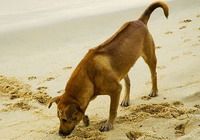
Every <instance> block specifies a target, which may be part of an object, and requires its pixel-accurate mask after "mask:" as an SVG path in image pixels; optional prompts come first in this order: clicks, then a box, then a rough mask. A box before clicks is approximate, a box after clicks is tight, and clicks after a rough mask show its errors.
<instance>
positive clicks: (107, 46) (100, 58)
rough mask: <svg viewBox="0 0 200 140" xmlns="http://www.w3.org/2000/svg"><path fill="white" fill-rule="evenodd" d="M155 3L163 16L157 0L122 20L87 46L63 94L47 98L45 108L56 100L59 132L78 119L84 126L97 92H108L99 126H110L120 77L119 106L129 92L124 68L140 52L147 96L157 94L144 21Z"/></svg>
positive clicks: (161, 4)
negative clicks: (106, 107)
mask: <svg viewBox="0 0 200 140" xmlns="http://www.w3.org/2000/svg"><path fill="white" fill-rule="evenodd" d="M158 7H161V8H162V9H163V11H164V14H165V17H166V18H167V17H168V11H169V9H168V6H167V4H165V3H164V2H159V1H158V2H155V3H152V4H151V5H150V6H149V7H148V8H147V9H146V10H145V11H144V13H143V14H142V15H141V17H140V18H139V19H138V20H135V21H130V22H127V23H125V24H124V25H123V26H122V27H121V28H120V29H119V30H118V31H117V32H116V33H115V34H114V35H113V36H112V37H110V38H109V39H108V40H106V41H105V42H103V43H102V44H100V45H99V46H97V47H96V48H93V49H90V50H89V51H88V53H87V54H86V55H85V57H84V58H83V59H82V60H81V62H80V63H79V64H78V66H77V67H76V69H75V70H74V71H73V73H72V75H71V77H70V79H69V81H68V83H67V85H66V88H65V92H64V94H62V95H61V96H58V97H54V98H52V99H51V101H50V104H49V108H50V107H51V105H52V103H54V102H55V103H56V104H57V116H58V118H59V120H60V128H59V134H60V135H61V136H67V135H69V134H70V133H71V132H72V131H73V130H74V128H75V126H76V125H77V124H78V123H79V122H80V121H81V120H82V119H83V122H84V123H85V125H86V126H87V125H89V119H88V117H87V115H85V110H86V108H87V106H88V104H89V102H90V101H91V100H93V99H94V98H95V97H96V96H98V95H109V96H110V99H111V102H110V112H109V118H108V120H107V121H106V122H105V123H103V124H102V126H101V127H100V129H99V130H100V131H109V130H111V129H112V128H113V123H114V120H115V118H116V116H117V108H118V104H119V98H120V92H121V89H122V86H121V84H120V81H121V80H122V79H124V80H125V85H126V86H125V87H126V92H125V96H124V98H123V101H122V103H121V106H123V107H126V106H128V105H129V94H130V79H129V77H128V72H129V70H130V68H131V67H132V66H133V65H134V64H135V62H136V60H137V59H138V58H139V57H140V56H142V57H143V59H144V61H145V62H146V63H147V65H148V66H149V69H150V72H151V80H152V90H151V92H150V95H149V96H152V97H155V96H157V93H158V88H157V73H156V63H157V59H156V55H155V45H154V41H153V38H152V36H151V34H150V33H149V31H148V28H147V22H148V20H149V18H150V15H151V13H152V12H153V11H154V10H155V9H156V8H158Z"/></svg>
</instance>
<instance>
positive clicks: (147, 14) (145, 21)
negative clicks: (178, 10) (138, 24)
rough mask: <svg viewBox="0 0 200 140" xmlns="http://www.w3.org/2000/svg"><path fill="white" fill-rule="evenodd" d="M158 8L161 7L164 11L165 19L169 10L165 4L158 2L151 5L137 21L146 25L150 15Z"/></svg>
mask: <svg viewBox="0 0 200 140" xmlns="http://www.w3.org/2000/svg"><path fill="white" fill-rule="evenodd" d="M158 7H161V8H162V9H163V11H164V14H165V17H166V18H168V15H169V8H168V6H167V4H165V3H164V2H161V1H158V2H154V3H152V4H151V5H150V6H149V7H148V8H147V9H146V10H145V11H144V13H143V14H142V16H141V17H140V18H139V20H141V21H142V22H143V23H144V24H147V22H148V20H149V17H150V15H151V13H152V12H153V11H154V10H155V9H156V8H158Z"/></svg>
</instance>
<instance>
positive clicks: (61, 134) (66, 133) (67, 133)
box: [59, 130, 71, 136]
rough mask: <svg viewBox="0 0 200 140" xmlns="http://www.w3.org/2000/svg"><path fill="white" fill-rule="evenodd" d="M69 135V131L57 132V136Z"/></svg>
mask: <svg viewBox="0 0 200 140" xmlns="http://www.w3.org/2000/svg"><path fill="white" fill-rule="evenodd" d="M70 133H71V132H70V131H68V132H64V131H62V130H59V135H60V136H67V135H69V134H70Z"/></svg>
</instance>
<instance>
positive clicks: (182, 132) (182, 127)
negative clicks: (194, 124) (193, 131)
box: [174, 120, 189, 136]
mask: <svg viewBox="0 0 200 140" xmlns="http://www.w3.org/2000/svg"><path fill="white" fill-rule="evenodd" d="M188 123H189V120H188V121H186V122H185V123H181V124H179V125H177V126H176V127H175V128H174V129H175V134H176V135H177V136H183V135H185V128H186V126H187V125H188Z"/></svg>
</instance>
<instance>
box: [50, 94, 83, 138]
mask: <svg viewBox="0 0 200 140" xmlns="http://www.w3.org/2000/svg"><path fill="white" fill-rule="evenodd" d="M60 100H61V98H60V96H58V97H55V98H53V99H51V101H50V104H49V108H50V107H51V105H52V103H54V102H55V103H56V104H57V116H58V118H59V120H60V128H59V134H60V135H61V136H67V135H69V134H71V132H72V131H73V130H74V128H75V126H76V125H77V124H78V123H79V122H80V121H81V119H82V118H83V116H84V113H83V112H82V111H81V109H80V107H79V106H78V105H77V104H75V103H66V102H61V101H60Z"/></svg>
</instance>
